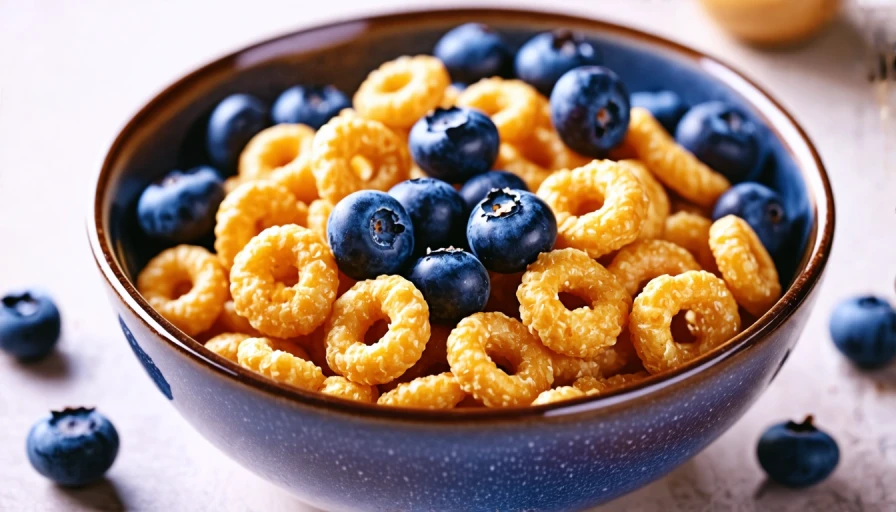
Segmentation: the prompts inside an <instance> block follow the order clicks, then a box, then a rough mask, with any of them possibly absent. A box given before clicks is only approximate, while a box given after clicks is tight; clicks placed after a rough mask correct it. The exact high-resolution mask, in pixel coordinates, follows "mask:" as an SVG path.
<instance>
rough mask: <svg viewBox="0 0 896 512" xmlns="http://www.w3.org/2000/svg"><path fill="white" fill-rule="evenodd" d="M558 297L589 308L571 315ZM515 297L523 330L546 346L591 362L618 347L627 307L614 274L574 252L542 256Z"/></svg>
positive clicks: (568, 251) (627, 297)
mask: <svg viewBox="0 0 896 512" xmlns="http://www.w3.org/2000/svg"><path fill="white" fill-rule="evenodd" d="M561 292H567V293H571V294H574V295H576V296H577V297H581V298H582V299H584V300H585V302H586V303H587V304H588V306H586V307H581V308H577V309H575V310H572V311H570V310H569V309H567V307H566V306H565V305H564V304H563V303H562V302H560V299H559V298H558V295H559V294H560V293H561ZM516 296H517V299H519V301H520V316H521V318H522V321H523V324H525V325H526V326H527V327H528V328H529V330H530V331H532V332H533V333H535V334H536V335H537V336H538V337H539V338H541V341H542V342H543V343H544V344H545V346H547V347H548V348H550V349H551V350H553V351H554V352H557V353H560V354H564V355H567V356H573V357H581V358H589V359H590V358H594V357H596V356H598V355H599V354H600V351H601V349H603V348H606V347H610V346H612V345H613V344H615V343H616V337H617V336H619V333H620V332H622V328H623V327H625V323H626V321H627V319H628V311H629V306H630V303H631V298H630V297H629V295H628V294H627V293H626V291H625V289H623V288H622V286H620V285H619V283H618V282H617V280H616V278H615V277H613V274H611V273H610V272H609V271H607V269H605V268H604V267H603V266H602V265H601V264H600V263H598V262H596V261H594V260H593V259H591V258H590V257H589V256H588V255H587V254H585V253H584V252H582V251H579V250H576V249H558V250H554V251H551V252H548V253H542V254H540V255H539V256H538V259H537V260H536V261H535V262H534V263H532V264H531V265H529V268H528V270H526V273H525V274H523V280H522V284H521V285H520V287H519V289H518V290H517V292H516Z"/></svg>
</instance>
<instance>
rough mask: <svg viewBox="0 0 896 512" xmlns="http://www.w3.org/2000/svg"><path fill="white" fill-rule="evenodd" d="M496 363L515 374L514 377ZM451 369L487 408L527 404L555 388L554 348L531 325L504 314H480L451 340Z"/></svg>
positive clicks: (459, 327)
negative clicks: (549, 347) (540, 339)
mask: <svg viewBox="0 0 896 512" xmlns="http://www.w3.org/2000/svg"><path fill="white" fill-rule="evenodd" d="M493 358H498V359H499V361H500V362H503V363H506V364H507V365H508V366H510V367H512V368H513V370H515V372H514V374H513V375H508V374H507V373H505V372H504V371H503V370H501V369H500V368H498V366H497V365H496V364H495V361H494V359H493ZM448 364H449V366H450V367H451V373H453V374H454V376H455V377H457V380H458V381H459V382H460V385H461V387H462V388H463V390H464V391H466V392H467V393H468V394H471V395H473V396H474V397H475V398H477V399H478V400H480V401H482V403H483V404H485V406H486V407H507V406H513V405H525V404H529V403H531V402H532V400H535V397H537V396H538V394H539V393H541V392H542V391H545V390H547V389H549V388H550V387H551V383H553V381H554V372H553V368H552V366H551V356H550V353H549V352H548V349H546V348H545V347H544V345H542V344H541V342H540V341H539V340H538V338H536V337H535V336H534V335H533V334H532V333H530V332H529V330H528V329H526V326H524V325H523V324H521V323H520V322H518V321H516V320H514V319H512V318H509V317H507V316H505V315H504V314H502V313H475V314H473V315H471V316H468V317H467V318H464V319H463V320H461V321H460V323H459V324H457V327H455V328H454V330H453V331H451V335H450V336H448Z"/></svg>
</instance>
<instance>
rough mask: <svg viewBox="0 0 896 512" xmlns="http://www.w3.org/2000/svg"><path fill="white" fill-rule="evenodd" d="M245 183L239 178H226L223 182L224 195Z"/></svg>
mask: <svg viewBox="0 0 896 512" xmlns="http://www.w3.org/2000/svg"><path fill="white" fill-rule="evenodd" d="M245 182H246V180H243V179H242V178H240V177H239V176H231V177H229V178H227V179H226V180H224V194H225V195H229V194H230V193H231V192H233V191H234V190H236V189H237V188H239V186H240V185H242V184H243V183H245Z"/></svg>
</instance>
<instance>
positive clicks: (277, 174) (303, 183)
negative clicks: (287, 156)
mask: <svg viewBox="0 0 896 512" xmlns="http://www.w3.org/2000/svg"><path fill="white" fill-rule="evenodd" d="M309 152H310V150H309ZM270 181H272V182H274V183H276V184H278V185H280V186H281V187H283V188H285V189H286V190H289V191H290V192H291V193H292V195H293V196H294V197H295V198H296V200H297V201H300V202H302V203H305V204H311V203H312V202H313V201H314V200H315V199H317V198H318V197H319V194H318V193H317V181H315V179H314V173H313V172H311V157H310V156H308V157H307V158H303V159H301V160H300V161H297V162H293V163H291V164H289V165H286V166H284V167H281V168H279V169H275V170H274V171H273V172H271V176H270Z"/></svg>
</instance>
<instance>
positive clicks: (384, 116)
mask: <svg viewBox="0 0 896 512" xmlns="http://www.w3.org/2000/svg"><path fill="white" fill-rule="evenodd" d="M449 85H451V77H449V76H448V70H447V69H445V65H444V64H442V61H440V60H439V59H437V58H435V57H431V56H429V55H417V56H415V57H408V56H403V57H399V58H397V59H395V60H392V61H389V62H386V63H383V64H382V65H381V66H380V67H379V68H377V69H376V70H374V71H371V72H370V74H369V75H367V79H366V80H364V82H363V83H362V84H361V86H360V87H358V91H357V92H356V93H355V97H354V101H353V103H354V106H355V110H357V112H358V114H360V115H361V116H363V117H366V118H368V119H373V120H375V121H379V122H381V123H383V124H385V125H387V126H391V127H395V128H410V127H411V126H413V124H414V123H416V122H417V120H418V119H420V118H421V117H423V116H424V115H425V114H426V113H427V112H429V111H430V110H432V109H434V108H436V107H437V106H439V104H440V103H441V102H442V97H443V96H444V94H445V90H446V89H447V88H448V86H449Z"/></svg>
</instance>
